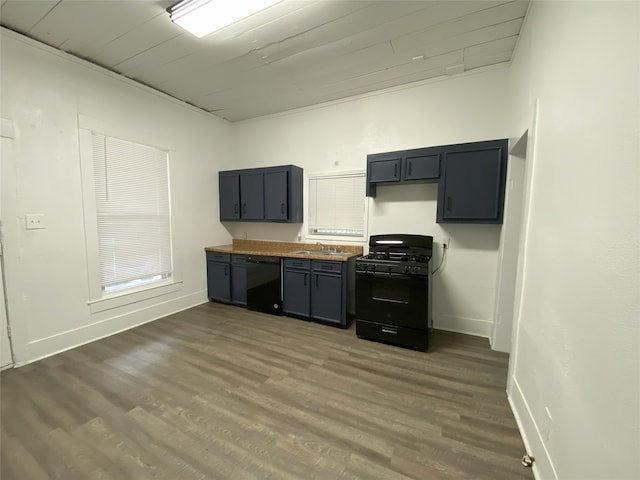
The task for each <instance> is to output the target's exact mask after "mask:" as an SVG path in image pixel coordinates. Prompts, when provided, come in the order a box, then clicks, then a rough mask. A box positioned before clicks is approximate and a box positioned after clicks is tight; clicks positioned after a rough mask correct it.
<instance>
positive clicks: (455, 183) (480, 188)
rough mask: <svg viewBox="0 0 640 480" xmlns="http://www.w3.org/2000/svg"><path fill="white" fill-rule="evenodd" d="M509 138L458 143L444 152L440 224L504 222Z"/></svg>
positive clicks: (439, 210)
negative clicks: (507, 139)
mask: <svg viewBox="0 0 640 480" xmlns="http://www.w3.org/2000/svg"><path fill="white" fill-rule="evenodd" d="M506 149H507V141H506V140H499V141H492V142H479V143H477V144H468V145H459V146H455V147H454V148H452V149H451V150H449V151H445V152H444V154H443V171H442V176H441V177H440V183H439V185H438V215H437V221H438V222H440V223H446V222H451V223H502V212H503V203H504V187H505V179H506Z"/></svg>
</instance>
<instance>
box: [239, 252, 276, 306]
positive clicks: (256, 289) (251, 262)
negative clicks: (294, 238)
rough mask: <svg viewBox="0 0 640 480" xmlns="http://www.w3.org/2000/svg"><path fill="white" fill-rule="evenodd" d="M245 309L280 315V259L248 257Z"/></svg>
mask: <svg viewBox="0 0 640 480" xmlns="http://www.w3.org/2000/svg"><path fill="white" fill-rule="evenodd" d="M246 263H247V308H248V309H249V310H256V311H258V312H264V313H270V314H272V315H282V282H281V268H280V257H270V256H264V255H248V256H247V259H246Z"/></svg>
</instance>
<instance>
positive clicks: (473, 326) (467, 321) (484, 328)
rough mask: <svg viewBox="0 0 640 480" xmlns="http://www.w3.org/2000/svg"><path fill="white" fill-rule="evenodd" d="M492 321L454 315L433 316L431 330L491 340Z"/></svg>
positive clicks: (436, 314) (435, 314)
mask: <svg viewBox="0 0 640 480" xmlns="http://www.w3.org/2000/svg"><path fill="white" fill-rule="evenodd" d="M492 325H493V321H490V320H481V319H478V318H467V317H457V316H454V315H443V314H438V313H435V312H434V314H433V328H435V329H437V330H447V331H449V332H457V333H466V334H467V335H474V336H476V337H484V338H491V328H492Z"/></svg>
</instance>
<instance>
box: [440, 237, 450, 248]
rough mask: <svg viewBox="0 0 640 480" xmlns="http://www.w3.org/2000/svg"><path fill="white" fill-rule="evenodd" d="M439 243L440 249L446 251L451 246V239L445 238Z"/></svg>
mask: <svg viewBox="0 0 640 480" xmlns="http://www.w3.org/2000/svg"><path fill="white" fill-rule="evenodd" d="M441 243H442V248H443V249H445V250H446V249H447V248H449V245H450V244H451V239H450V238H449V237H445V238H443V239H442V242H441Z"/></svg>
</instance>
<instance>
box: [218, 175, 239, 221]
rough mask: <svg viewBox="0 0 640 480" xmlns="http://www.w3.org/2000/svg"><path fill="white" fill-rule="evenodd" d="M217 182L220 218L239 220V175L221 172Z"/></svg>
mask: <svg viewBox="0 0 640 480" xmlns="http://www.w3.org/2000/svg"><path fill="white" fill-rule="evenodd" d="M219 184H220V220H240V175H238V174H237V173H236V174H233V173H229V174H227V175H222V174H221V175H220V176H219ZM223 199H224V201H223Z"/></svg>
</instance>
